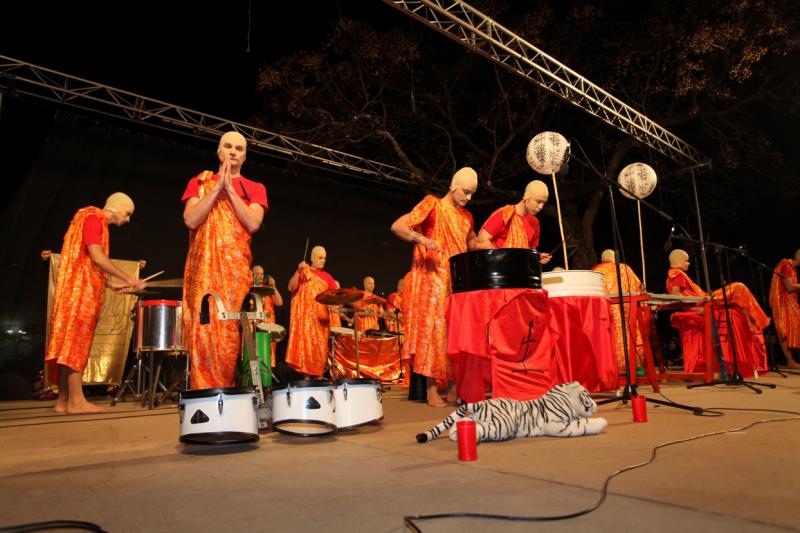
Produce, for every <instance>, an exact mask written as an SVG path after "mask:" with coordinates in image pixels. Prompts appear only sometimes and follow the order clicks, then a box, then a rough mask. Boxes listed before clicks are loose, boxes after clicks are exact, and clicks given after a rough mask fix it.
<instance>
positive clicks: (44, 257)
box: [39, 250, 52, 261]
mask: <svg viewBox="0 0 800 533" xmlns="http://www.w3.org/2000/svg"><path fill="white" fill-rule="evenodd" d="M51 254H52V252H51V251H50V250H42V253H40V254H39V257H41V258H42V261H47V260H48V259H50V255H51Z"/></svg>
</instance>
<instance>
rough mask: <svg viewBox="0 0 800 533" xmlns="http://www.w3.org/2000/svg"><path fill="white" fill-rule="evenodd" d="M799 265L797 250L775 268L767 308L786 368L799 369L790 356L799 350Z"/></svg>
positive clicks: (799, 256)
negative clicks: (791, 256) (776, 332)
mask: <svg viewBox="0 0 800 533" xmlns="http://www.w3.org/2000/svg"><path fill="white" fill-rule="evenodd" d="M798 265H800V250H797V251H796V252H795V254H794V258H792V259H783V260H781V262H780V263H778V266H777V267H775V273H776V274H777V275H773V276H772V283H771V284H770V287H769V306H770V307H771V308H772V318H773V319H774V320H775V329H777V330H778V339H779V340H780V343H781V349H782V350H783V355H784V356H785V357H786V366H787V367H789V368H800V364H798V363H797V361H795V359H794V357H793V356H792V351H793V350H800V305H798V303H797V291H798V290H800V285H798V283H797V270H795V269H796V268H797V266H798Z"/></svg>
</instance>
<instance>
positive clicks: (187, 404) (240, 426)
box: [178, 387, 258, 444]
mask: <svg viewBox="0 0 800 533" xmlns="http://www.w3.org/2000/svg"><path fill="white" fill-rule="evenodd" d="M231 388H235V387H231ZM208 390H209V391H219V392H217V393H216V394H213V395H210V396H205V397H202V398H184V397H183V396H181V399H180V403H179V405H178V409H179V411H180V424H181V436H180V441H181V442H186V443H198V444H230V443H233V442H249V441H255V440H258V421H257V420H256V407H257V405H258V396H257V395H256V393H255V391H252V390H250V391H247V392H240V393H226V392H224V389H208ZM193 392H194V393H198V392H200V391H189V394H192V393H193Z"/></svg>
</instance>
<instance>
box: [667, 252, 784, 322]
mask: <svg viewBox="0 0 800 533" xmlns="http://www.w3.org/2000/svg"><path fill="white" fill-rule="evenodd" d="M669 265H670V269H669V271H667V292H668V293H669V294H677V295H681V296H701V297H706V298H708V296H709V295H708V293H707V292H705V291H704V290H703V289H701V288H700V287H699V286H698V285H696V284H695V283H694V282H693V281H692V280H691V278H689V276H688V275H687V274H686V271H687V270H689V254H687V253H686V252H685V251H683V250H680V249H676V250H672V252H671V253H670V254H669ZM725 296H726V297H727V300H728V303H729V304H735V305H736V306H737V307H739V309H741V310H742V312H743V313H744V315H745V316H746V317H747V321H748V322H749V323H750V325H751V326H752V327H754V328H755V329H757V330H759V331H761V330H763V329H764V328H766V327H767V326H769V321H770V318H769V317H768V316H767V315H766V313H764V310H763V309H761V306H760V305H758V301H757V300H756V299H755V297H754V296H753V294H752V293H751V292H750V289H748V288H747V287H746V286H745V285H744V284H743V283H739V282H734V283H729V284H728V285H726V286H725ZM711 298H713V299H714V300H715V301H717V302H722V301H723V297H722V289H717V290H715V291H714V292H712V293H711Z"/></svg>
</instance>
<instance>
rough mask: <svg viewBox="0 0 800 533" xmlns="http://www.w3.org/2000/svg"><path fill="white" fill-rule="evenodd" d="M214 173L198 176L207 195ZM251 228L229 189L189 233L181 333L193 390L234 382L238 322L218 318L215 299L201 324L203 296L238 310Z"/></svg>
mask: <svg viewBox="0 0 800 533" xmlns="http://www.w3.org/2000/svg"><path fill="white" fill-rule="evenodd" d="M213 177H214V173H213V172H210V171H205V172H203V173H202V174H200V175H199V176H198V196H199V198H200V199H203V198H204V197H205V196H206V195H207V194H208V193H209V192H210V191H211V189H213V188H214V186H215V185H216V181H215V180H214V179H213ZM250 240H251V236H250V232H249V231H247V229H245V227H244V226H242V224H241V222H239V219H238V218H237V217H236V212H235V211H234V210H233V204H232V203H231V201H230V198H228V196H227V194H220V195H219V196H218V197H217V202H216V204H215V205H214V207H213V208H212V209H211V211H210V212H209V213H208V216H207V217H206V219H205V220H204V221H203V222H202V223H201V224H200V225H199V226H198V227H197V229H195V230H194V231H192V232H191V233H190V234H189V253H188V255H187V256H186V267H185V269H184V273H183V279H184V281H183V332H184V337H185V339H186V345H187V349H188V350H189V358H190V361H191V384H190V387H191V388H192V389H212V388H219V387H231V386H233V385H234V369H235V367H236V363H237V361H238V357H239V322H238V321H235V320H217V317H216V312H215V310H216V306H215V305H214V304H213V302H211V306H210V309H211V313H210V314H211V323H210V324H205V325H202V324H200V306H201V304H202V301H203V296H204V295H205V294H208V293H212V294H216V295H217V296H219V297H220V298H221V300H222V303H223V305H224V306H225V309H226V310H238V309H239V308H240V307H241V305H242V301H243V300H244V297H245V296H246V295H247V292H248V290H249V288H250V285H251V283H252V279H253V278H252V274H251V272H250V262H251V261H252V255H251V253H250Z"/></svg>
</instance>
